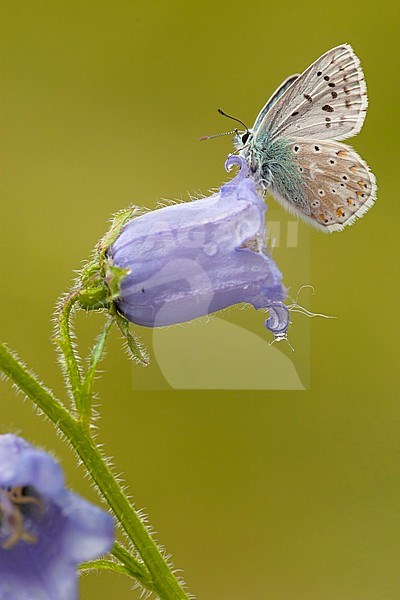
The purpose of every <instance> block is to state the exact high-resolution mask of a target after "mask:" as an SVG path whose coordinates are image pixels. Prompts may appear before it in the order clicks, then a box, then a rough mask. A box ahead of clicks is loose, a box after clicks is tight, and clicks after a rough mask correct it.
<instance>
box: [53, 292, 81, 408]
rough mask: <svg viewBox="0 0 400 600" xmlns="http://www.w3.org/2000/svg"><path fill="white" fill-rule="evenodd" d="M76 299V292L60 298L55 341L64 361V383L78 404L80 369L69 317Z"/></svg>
mask: <svg viewBox="0 0 400 600" xmlns="http://www.w3.org/2000/svg"><path fill="white" fill-rule="evenodd" d="M77 301H78V293H77V292H71V293H70V294H69V295H68V296H67V297H66V298H65V299H64V298H63V299H62V300H61V307H60V309H59V312H58V315H57V332H56V336H55V341H56V343H57V344H58V346H59V348H60V350H61V352H62V354H63V357H64V361H65V362H64V366H65V371H66V373H65V375H66V377H65V379H66V384H67V386H68V387H69V388H70V389H71V393H72V396H73V399H74V401H75V404H78V402H79V397H80V394H79V392H80V387H81V371H80V368H79V362H78V356H77V352H76V350H75V347H74V342H73V338H72V335H71V328H70V319H71V312H72V311H73V309H74V306H75V304H76V302H77Z"/></svg>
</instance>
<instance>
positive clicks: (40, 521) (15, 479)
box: [0, 434, 114, 600]
mask: <svg viewBox="0 0 400 600" xmlns="http://www.w3.org/2000/svg"><path fill="white" fill-rule="evenodd" d="M113 540H114V524H113V519H112V517H111V516H110V515H109V514H107V513H106V512H105V511H103V510H101V509H100V508H97V507H96V506H94V505H92V504H90V503H89V502H87V501H86V500H83V499H82V498H80V497H79V496H77V495H76V494H73V493H72V492H70V491H68V490H67V489H65V482H64V474H63V472H62V470H61V468H60V466H59V465H58V464H57V462H56V461H55V460H54V458H52V457H51V456H50V455H49V454H47V453H46V452H43V451H42V450H38V449H36V448H34V447H32V446H31V445H30V444H28V443H27V442H26V441H25V440H24V439H22V438H20V437H16V436H15V435H12V434H6V435H0V599H1V600H75V599H76V598H77V597H78V591H77V569H76V567H77V565H78V564H79V563H81V562H84V561H87V560H92V559H94V558H97V557H98V556H99V555H100V554H103V553H105V552H107V551H108V550H110V548H111V546H112V543H113Z"/></svg>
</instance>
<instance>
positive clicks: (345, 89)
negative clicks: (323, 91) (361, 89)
mask: <svg viewBox="0 0 400 600" xmlns="http://www.w3.org/2000/svg"><path fill="white" fill-rule="evenodd" d="M343 91H344V93H345V94H350V92H351V90H350V89H349V88H348V87H347V85H345V86H344V88H343Z"/></svg>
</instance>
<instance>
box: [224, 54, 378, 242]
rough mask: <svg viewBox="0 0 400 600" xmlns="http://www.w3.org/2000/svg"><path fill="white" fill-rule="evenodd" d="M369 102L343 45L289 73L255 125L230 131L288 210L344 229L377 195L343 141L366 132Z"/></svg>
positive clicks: (257, 175)
mask: <svg viewBox="0 0 400 600" xmlns="http://www.w3.org/2000/svg"><path fill="white" fill-rule="evenodd" d="M367 105H368V100H367V88H366V84H365V80H364V74H363V71H362V68H361V65H360V61H359V59H358V58H357V56H356V55H355V54H354V52H353V49H352V48H351V46H350V45H348V44H343V45H341V46H337V47H336V48H332V49H331V50H328V52H326V53H325V54H323V55H322V56H321V57H320V58H318V60H316V61H315V62H314V63H313V64H312V65H311V66H310V67H308V69H306V70H305V71H304V72H303V73H302V74H301V75H292V76H291V77H288V79H286V80H285V81H284V82H283V83H282V85H281V86H280V87H279V88H278V89H277V90H276V92H275V93H274V94H273V95H272V96H271V98H270V99H269V100H268V102H267V103H266V104H265V106H264V107H263V108H262V110H261V111H260V114H259V115H258V117H257V119H256V121H255V123H254V127H253V128H252V129H247V128H246V131H238V130H235V131H234V132H231V133H235V137H234V145H235V147H236V149H237V151H238V152H239V155H240V156H242V157H243V158H244V159H245V160H246V162H247V164H248V166H249V169H250V172H251V174H252V175H253V177H254V178H255V180H256V182H257V183H258V184H259V185H260V186H261V187H262V188H263V190H265V191H269V192H270V193H271V194H272V195H273V196H274V197H275V198H276V199H277V200H278V201H279V202H280V203H281V204H282V205H283V207H284V208H286V209H287V210H288V211H289V212H291V213H293V214H295V215H296V216H298V217H300V218H302V219H303V220H304V221H306V222H307V223H310V224H312V225H314V226H315V227H317V228H318V229H320V230H322V231H325V232H331V231H340V230H342V229H343V228H344V227H345V226H346V225H351V224H352V223H354V222H355V220H356V219H358V218H359V217H362V216H363V215H364V214H365V213H366V211H367V210H368V209H369V208H371V206H372V205H373V204H374V202H375V199H376V190H377V187H376V180H375V176H374V175H373V173H371V171H370V169H369V167H368V165H367V164H366V163H365V162H364V161H363V160H362V158H360V156H359V155H358V154H357V153H356V152H355V151H354V150H353V149H352V148H351V147H350V146H347V145H345V144H341V143H340V140H345V139H346V138H349V137H352V136H354V135H356V134H357V133H358V132H359V131H360V130H361V127H362V125H363V123H364V119H365V116H366V111H367ZM219 112H220V113H221V114H224V113H223V112H222V111H221V110H220V111H219ZM225 116H229V115H225ZM240 122H241V121H240ZM241 123H242V122H241ZM242 124H243V125H244V123H242ZM244 127H246V125H244Z"/></svg>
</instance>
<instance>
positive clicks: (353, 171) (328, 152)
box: [269, 138, 377, 232]
mask: <svg viewBox="0 0 400 600" xmlns="http://www.w3.org/2000/svg"><path fill="white" fill-rule="evenodd" d="M289 150H290V151H291V152H292V153H293V158H294V164H295V165H296V169H297V172H298V177H299V179H298V181H299V185H298V186H297V190H296V194H297V196H296V197H293V191H292V190H289V189H285V188H283V187H282V182H281V181H275V182H274V181H272V182H271V186H270V188H269V189H270V191H271V193H272V194H273V195H274V196H275V197H276V198H277V200H278V201H280V202H281V204H283V206H284V207H285V208H286V209H288V210H289V211H290V212H292V213H294V214H296V215H297V216H300V217H301V218H303V219H304V220H305V221H307V222H309V223H311V224H312V225H314V226H315V227H317V228H318V229H320V230H323V231H325V232H331V231H337V230H341V229H343V228H344V227H345V226H346V225H351V224H352V223H354V221H355V220H356V219H358V218H360V217H362V216H363V215H364V214H365V213H366V212H367V210H368V209H369V208H370V207H371V206H372V205H373V204H374V202H375V199H376V189H377V188H376V182H375V177H374V175H373V173H371V171H370V170H369V167H368V165H367V164H366V163H365V162H364V161H363V160H362V159H361V158H360V157H359V156H358V154H357V153H356V152H355V151H354V150H353V149H352V148H350V147H349V146H346V145H345V144H340V143H338V142H335V141H322V140H318V141H317V140H313V139H309V138H293V139H292V140H291V146H289Z"/></svg>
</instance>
